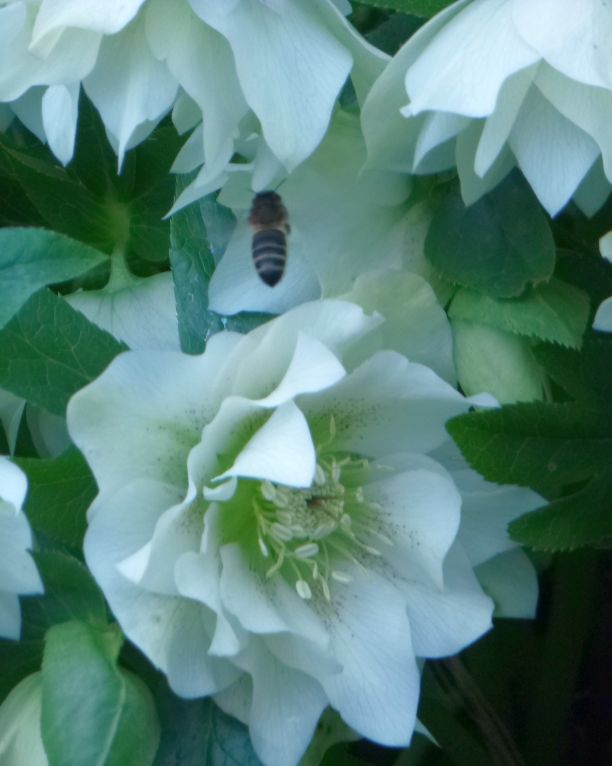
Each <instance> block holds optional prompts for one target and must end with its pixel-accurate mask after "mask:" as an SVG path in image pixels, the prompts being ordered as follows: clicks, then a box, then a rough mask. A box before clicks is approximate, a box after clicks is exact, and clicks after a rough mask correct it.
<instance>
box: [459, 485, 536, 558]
mask: <svg viewBox="0 0 612 766" xmlns="http://www.w3.org/2000/svg"><path fill="white" fill-rule="evenodd" d="M466 473H470V474H471V473H473V472H472V471H466ZM455 476H456V474H455ZM481 482H482V483H481V484H480V486H477V487H473V488H471V489H467V488H463V487H460V489H461V495H462V497H463V511H462V518H461V528H460V530H459V540H460V541H461V543H462V545H463V547H464V550H465V552H466V553H467V555H468V558H469V559H470V562H471V563H472V566H478V565H479V564H481V563H482V562H483V561H486V560H487V559H490V558H492V557H493V556H496V555H497V554H498V553H502V552H504V551H509V550H511V549H513V548H515V547H516V543H514V542H512V540H510V537H509V536H508V531H507V529H508V524H509V523H510V522H511V521H512V520H513V519H516V518H517V517H518V516H520V515H522V514H523V513H527V512H528V511H533V510H535V509H536V508H540V507H541V506H543V505H545V504H546V501H545V500H544V499H543V498H542V497H540V496H539V495H537V494H536V493H535V492H532V491H531V490H530V489H525V488H523V487H502V486H499V485H498V484H491V483H489V482H485V481H484V480H481Z"/></svg>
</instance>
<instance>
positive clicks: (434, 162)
mask: <svg viewBox="0 0 612 766" xmlns="http://www.w3.org/2000/svg"><path fill="white" fill-rule="evenodd" d="M611 31H612V7H611V6H610V3H609V2H607V0H535V1H534V0H473V2H470V0H460V1H459V2H457V3H454V4H453V5H451V6H450V7H449V8H447V9H446V10H445V11H444V12H442V13H440V14H439V15H438V16H436V17H435V18H433V19H432V20H431V21H430V22H429V23H428V24H426V25H425V26H423V27H422V28H421V29H420V30H419V31H418V32H417V34H415V35H414V36H413V37H412V38H411V39H410V40H409V41H408V42H407V43H406V45H405V46H404V47H403V48H402V49H401V50H400V52H399V53H398V54H397V56H396V57H395V58H394V60H393V62H392V63H391V64H390V66H389V67H387V69H386V70H385V72H384V74H383V75H382V76H381V77H380V78H379V80H378V81H377V83H376V85H375V86H374V88H373V89H372V91H371V92H370V94H369V96H368V99H367V103H366V104H365V107H364V110H363V127H364V132H365V135H366V141H367V143H368V148H369V153H370V161H371V163H372V164H374V165H376V164H382V165H384V166H392V167H395V168H400V167H403V168H405V169H406V170H407V171H409V172H414V173H431V172H436V171H439V170H443V169H446V168H449V167H454V166H456V168H457V171H458V173H459V177H460V179H461V185H462V194H463V197H464V200H465V202H466V203H467V204H469V203H470V202H473V201H475V200H476V199H478V198H479V197H480V196H482V195H483V194H485V193H486V192H487V191H489V189H491V188H492V187H493V186H495V185H496V184H497V183H498V182H499V181H500V180H501V179H502V178H503V177H504V176H505V175H506V174H507V173H508V172H509V171H510V170H511V169H512V168H513V167H514V166H518V167H519V168H520V169H521V171H522V172H523V174H524V175H525V177H526V179H527V180H528V181H529V183H530V184H531V186H532V188H533V190H534V191H535V193H536V195H537V196H538V198H539V200H540V202H541V203H542V205H543V206H544V207H545V208H546V210H548V212H549V213H550V214H551V215H554V214H556V213H557V212H559V211H560V210H561V208H563V206H564V205H565V204H566V203H567V202H568V200H570V199H571V198H572V197H573V198H574V199H575V200H576V202H577V203H578V204H579V205H581V206H582V207H583V209H584V210H585V212H587V213H593V212H594V211H596V210H597V209H598V208H599V207H600V206H601V205H602V204H603V202H604V201H605V199H606V197H607V196H608V195H609V193H610V183H611V182H612V142H611V141H610V130H609V126H610V123H611V122H612V56H611V55H610V46H609V44H608V40H609V37H610V33H611ZM382 110H384V117H383V118H382V119H381V111H382ZM406 118H408V119H406Z"/></svg>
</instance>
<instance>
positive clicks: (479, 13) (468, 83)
mask: <svg viewBox="0 0 612 766" xmlns="http://www.w3.org/2000/svg"><path fill="white" fill-rule="evenodd" d="M511 14H512V4H511V3H508V2H506V0H476V2H474V3H471V4H470V5H468V6H467V8H465V9H464V10H462V11H461V12H460V13H458V14H457V16H455V17H454V18H453V19H452V20H451V21H449V22H448V24H447V25H446V26H444V27H443V28H442V29H441V31H440V32H439V33H438V34H437V35H436V36H435V38H434V39H433V40H432V41H431V43H430V44H429V45H428V46H427V48H426V49H425V51H424V53H423V54H422V55H421V56H419V58H418V59H417V60H416V61H415V63H414V64H412V66H410V68H409V69H408V72H407V73H406V91H407V93H408V96H409V97H410V104H409V106H408V107H407V111H409V113H410V114H411V115H413V114H418V113H419V112H422V111H425V110H434V109H440V110H441V111H445V112H454V113H455V114H463V115H466V116H468V117H486V116H487V115H489V114H491V112H492V111H493V109H494V108H495V103H496V101H497V95H498V92H499V90H500V88H501V86H502V84H503V83H504V81H505V80H506V79H507V78H508V77H509V76H510V75H512V74H513V73H514V72H517V71H518V70H520V69H523V68H524V67H527V66H529V65H530V64H533V63H534V62H535V61H537V60H538V58H539V56H538V54H537V53H536V51H534V50H533V49H532V48H530V47H529V46H528V45H526V44H525V43H524V42H523V40H522V39H521V38H520V37H519V35H517V33H516V31H515V29H514V25H513V24H512V20H511Z"/></svg>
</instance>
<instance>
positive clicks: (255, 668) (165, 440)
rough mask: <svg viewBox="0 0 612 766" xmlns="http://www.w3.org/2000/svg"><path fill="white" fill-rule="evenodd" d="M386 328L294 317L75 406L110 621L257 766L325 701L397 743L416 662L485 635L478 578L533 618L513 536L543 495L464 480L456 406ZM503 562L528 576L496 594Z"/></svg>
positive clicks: (91, 536) (153, 364)
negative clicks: (231, 734)
mask: <svg viewBox="0 0 612 766" xmlns="http://www.w3.org/2000/svg"><path fill="white" fill-rule="evenodd" d="M384 321H385V320H384V319H383V318H382V317H381V316H380V315H379V314H372V315H370V316H368V315H366V314H365V313H364V311H363V310H362V309H361V308H360V307H358V306H356V305H355V304H353V303H349V302H347V301H339V300H323V301H317V302H313V303H307V304H303V305H302V306H299V307H297V308H295V309H292V310H291V311H289V312H287V313H286V314H284V315H282V316H280V317H278V318H277V319H274V320H272V321H271V322H269V323H267V324H265V325H262V326H261V327H259V328H257V329H256V330H254V331H252V332H250V333H249V334H247V335H238V334H235V333H231V332H221V333H218V334H217V335H214V336H213V337H212V338H211V339H210V340H209V342H208V345H207V347H206V350H205V352H204V353H203V354H202V355H201V356H189V355H185V354H181V353H175V352H163V351H129V352H126V353H124V354H122V355H120V356H119V357H117V358H116V359H115V360H114V361H113V362H112V363H111V364H110V366H109V367H108V368H107V369H106V370H105V372H104V373H103V374H102V375H101V376H100V377H99V378H98V379H97V380H95V381H93V382H92V383H91V384H90V385H88V386H87V387H85V388H84V389H82V390H81V391H80V392H78V393H77V394H76V395H75V396H74V397H73V398H72V399H71V401H70V403H69V406H68V425H69V430H70V433H71V436H72V438H73V439H74V441H75V443H76V444H77V445H78V447H79V448H80V449H81V450H82V451H83V454H84V455H85V456H86V458H87V460H88V462H89V464H90V466H91V468H92V470H93V472H94V474H95V477H96V481H97V483H98V486H99V495H98V497H97V498H96V500H95V501H94V503H93V504H92V506H91V508H90V511H89V528H88V532H87V535H86V540H85V556H86V560H87V563H88V565H89V567H90V569H91V571H92V572H93V574H94V576H95V578H96V579H97V581H98V583H99V584H100V586H101V587H102V589H103V591H104V593H105V595H106V597H107V599H108V601H109V604H110V606H111V608H112V610H113V612H114V614H115V616H116V617H117V619H118V620H119V622H120V624H121V627H122V628H123V630H124V632H125V633H126V634H127V636H128V637H129V638H130V639H131V640H132V641H134V643H136V644H137V646H138V647H139V648H140V649H141V650H142V651H143V652H144V653H145V654H146V655H147V656H148V657H149V658H150V659H151V661H152V662H153V663H154V664H155V665H156V666H158V667H159V668H161V669H162V670H163V671H164V672H165V673H166V674H167V676H168V680H169V682H170V685H171V687H172V688H173V689H174V691H175V692H177V693H178V694H180V695H183V696H186V697H195V696H199V695H213V696H214V699H215V700H216V702H217V703H218V704H219V705H220V706H221V707H222V708H223V709H225V710H226V711H227V712H229V713H231V714H233V715H234V716H236V717H237V718H239V719H241V720H242V721H244V722H245V723H246V724H248V726H249V730H250V734H251V738H252V740H253V744H254V747H255V750H256V752H257V754H258V755H259V757H260V758H261V759H262V761H263V762H264V763H265V764H269V765H270V766H277V765H278V766H293V765H294V764H296V763H297V762H298V761H299V759H300V757H301V755H302V754H303V752H304V750H305V748H306V747H307V745H308V742H309V740H310V738H311V737H312V734H313V731H314V728H315V725H316V723H317V720H318V718H319V716H320V715H321V713H322V711H323V710H324V709H325V708H326V706H327V705H331V706H332V707H333V708H335V709H336V710H338V711H339V712H340V714H341V716H342V717H343V718H344V720H345V721H346V722H347V724H349V725H350V726H351V727H352V728H354V729H355V730H356V731H357V732H359V733H360V734H362V735H364V736H366V737H369V738H371V739H373V740H375V741H378V742H381V743H384V744H388V745H400V744H406V743H407V742H409V740H410V738H411V735H412V732H413V728H414V722H415V715H416V706H417V701H418V693H419V671H418V666H417V661H416V658H417V657H439V656H442V655H448V654H452V653H454V652H457V651H459V650H460V649H461V648H462V647H464V646H466V645H467V644H469V643H470V642H472V641H474V640H475V639H476V638H478V637H479V636H480V635H482V633H484V632H485V631H486V630H488V629H489V627H490V625H491V615H492V612H493V608H494V604H493V601H492V600H491V598H490V597H489V596H487V595H485V593H484V592H483V590H482V588H481V586H480V584H479V582H478V579H477V576H476V574H475V572H474V568H477V573H478V572H479V571H480V570H481V569H482V570H483V572H484V578H485V581H486V586H485V587H486V588H487V591H488V592H489V593H490V594H491V595H493V597H494V598H497V596H498V594H499V598H500V601H499V602H498V606H499V611H500V613H501V614H503V613H504V611H505V613H506V614H512V615H514V616H528V615H531V614H532V613H533V609H534V605H535V596H536V588H535V578H534V574H533V570H532V569H531V568H530V565H529V564H528V562H527V561H526V559H524V558H523V554H522V552H521V551H520V550H518V549H517V548H516V546H514V545H513V544H512V543H511V542H510V541H509V539H508V538H507V535H506V532H505V526H506V524H507V523H508V520H509V519H510V518H513V517H514V516H515V515H517V514H518V513H521V512H524V511H526V510H528V509H530V508H534V507H536V506H537V505H538V503H539V502H540V501H539V498H538V497H537V496H536V495H534V494H533V493H530V492H526V491H524V490H522V489H518V488H500V487H497V486H495V487H494V486H493V485H488V484H487V483H486V482H484V481H482V480H481V479H480V477H478V476H476V474H474V472H473V471H471V470H469V469H468V468H467V467H466V465H465V463H464V462H463V460H462V459H461V457H460V455H459V454H458V452H457V450H456V449H455V448H454V446H453V445H452V443H451V442H450V440H449V437H448V435H447V433H446V431H445V428H444V424H445V422H446V420H447V419H448V418H449V417H452V416H453V415H455V414H459V413H461V412H465V411H466V410H467V409H468V407H469V406H470V402H469V401H468V400H466V399H465V398H464V397H463V396H461V395H460V394H459V393H458V392H457V391H456V390H455V389H454V388H452V387H451V386H450V385H449V384H447V383H446V382H444V381H443V380H442V379H441V378H439V377H438V376H437V375H436V374H435V373H434V372H433V371H432V370H431V369H429V368H428V367H425V366H424V365H422V364H419V363H418V362H412V361H408V359H407V358H406V357H405V356H403V355H402V354H400V353H398V352H396V351H388V350H384V349H378V350H377V348H376V347H377V344H378V342H379V341H380V339H381V338H383V339H384V338H385V334H384V333H382V334H381V333H379V332H377V329H379V328H380V327H381V326H382V324H383V322H384ZM446 332H448V328H446ZM432 342H433V343H434V344H435V343H436V342H437V339H436V338H432ZM462 500H463V502H464V505H465V515H464V516H463V517H462ZM488 501H490V502H488ZM497 511H499V513H497ZM464 521H465V528H464ZM464 538H465V541H464ZM508 555H510V556H512V557H514V558H515V559H516V571H517V572H521V573H522V574H521V576H520V577H518V578H517V580H516V581H515V582H514V583H513V584H512V587H511V588H510V590H511V591H512V593H508V592H506V593H502V589H500V588H499V587H497V586H496V584H495V572H496V569H497V568H496V565H495V561H496V560H497V561H498V562H500V563H501V564H502V565H503V562H504V561H505V560H506V556H508ZM487 567H490V571H488V572H487V571H486V570H487ZM507 579H508V578H507V577H506V578H503V580H504V582H507ZM518 581H520V583H521V584H520V587H519V586H517V585H516V582H518Z"/></svg>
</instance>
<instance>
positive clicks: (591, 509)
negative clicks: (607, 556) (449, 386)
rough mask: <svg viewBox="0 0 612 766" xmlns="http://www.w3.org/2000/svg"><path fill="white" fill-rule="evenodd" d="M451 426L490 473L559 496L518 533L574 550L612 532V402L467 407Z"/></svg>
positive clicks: (518, 525)
mask: <svg viewBox="0 0 612 766" xmlns="http://www.w3.org/2000/svg"><path fill="white" fill-rule="evenodd" d="M447 428H448V431H449V432H450V434H451V435H452V437H453V439H454V440H455V441H456V442H457V444H458V445H459V447H460V448H461V451H462V452H463V454H464V456H465V457H466V458H467V460H468V462H469V463H470V465H471V466H472V467H473V468H475V469H476V470H477V471H479V472H480V473H481V474H482V475H483V476H484V477H485V478H486V479H488V480H489V481H495V482H499V483H506V484H520V485H523V486H529V487H532V488H533V489H535V490H537V491H539V492H541V493H543V494H544V495H545V496H547V497H548V498H552V499H553V502H552V503H551V504H550V505H548V506H545V507H543V508H541V509H539V510H537V511H534V512H531V513H530V514H526V515H524V516H522V517H520V519H519V520H517V521H515V522H514V523H513V524H512V525H511V528H510V529H511V533H512V534H513V535H516V537H515V539H517V540H518V541H520V542H528V543H529V544H530V545H531V546H533V547H534V548H539V549H543V550H571V549H573V548H575V547H577V546H581V545H601V544H604V543H605V542H606V541H608V540H609V539H611V538H612V516H611V515H610V506H611V503H612V481H611V480H610V479H609V470H610V465H612V410H610V409H606V410H603V409H602V410H592V409H589V408H587V407H586V406H585V405H582V404H580V403H566V404H519V405H512V406H508V407H503V408H502V409H500V410H493V411H489V412H478V413H470V414H467V415H462V416H460V417H458V418H454V419H453V420H451V421H449V423H448V424H447Z"/></svg>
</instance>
